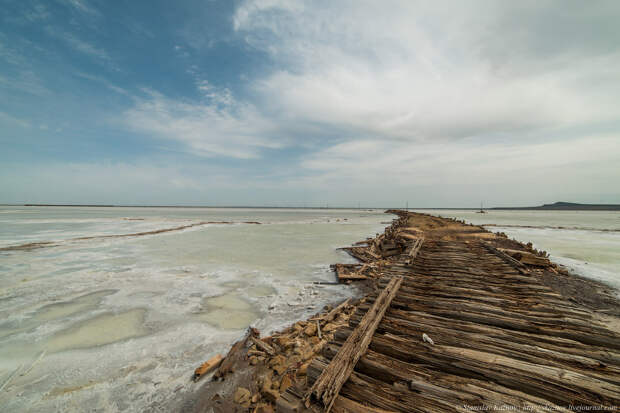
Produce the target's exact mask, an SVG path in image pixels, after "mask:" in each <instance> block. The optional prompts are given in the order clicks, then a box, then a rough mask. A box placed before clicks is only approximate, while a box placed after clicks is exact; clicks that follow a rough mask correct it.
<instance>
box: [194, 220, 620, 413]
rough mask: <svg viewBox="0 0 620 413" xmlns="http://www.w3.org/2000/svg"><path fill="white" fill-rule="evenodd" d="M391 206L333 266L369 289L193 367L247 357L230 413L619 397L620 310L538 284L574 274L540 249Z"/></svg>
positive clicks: (574, 405) (567, 405)
mask: <svg viewBox="0 0 620 413" xmlns="http://www.w3.org/2000/svg"><path fill="white" fill-rule="evenodd" d="M388 212H390V213H393V214H396V215H397V216H398V218H397V219H395V220H394V221H393V222H392V224H391V225H390V226H389V227H387V228H386V230H385V232H384V233H383V234H379V235H377V236H376V237H375V238H369V239H366V240H364V241H361V242H359V243H357V244H356V245H354V246H352V247H348V248H345V250H346V251H347V252H348V253H349V254H351V255H352V256H354V257H355V258H357V259H358V260H359V261H360V263H359V264H336V265H334V266H333V268H334V270H335V272H336V274H337V276H338V279H339V281H340V282H346V283H350V282H354V281H363V282H366V283H370V284H371V285H373V290H372V292H371V293H369V294H368V295H367V296H366V297H364V298H363V299H361V300H357V301H346V302H344V303H342V304H341V305H340V306H338V307H336V308H333V309H331V308H330V309H328V310H327V311H325V312H323V313H320V314H317V315H316V316H314V317H312V318H310V319H308V320H306V321H300V322H298V323H296V324H295V325H293V326H292V327H290V328H288V329H286V330H284V331H282V332H280V333H276V334H274V335H272V336H271V337H265V338H260V335H259V333H258V332H257V331H255V330H253V329H250V330H249V331H248V334H247V335H246V336H245V337H244V338H243V339H242V340H241V341H239V342H238V343H237V344H235V345H234V346H233V349H231V352H229V354H228V355H227V356H226V357H225V358H223V360H220V358H217V357H216V358H214V359H212V360H210V361H208V362H206V363H204V365H203V366H201V368H203V370H206V369H214V367H213V364H214V363H218V366H219V369H218V371H217V372H216V374H215V376H218V377H219V378H220V379H227V377H229V375H230V373H231V371H233V370H234V368H235V365H236V364H235V363H237V364H238V363H239V361H240V360H245V362H246V363H248V364H249V365H251V366H254V368H255V373H254V376H253V377H254V382H253V383H252V384H251V385H249V386H248V388H245V387H238V388H237V389H236V391H235V394H234V397H233V398H234V402H235V406H236V408H238V409H239V410H236V411H251V412H255V413H267V412H273V411H274V409H275V411H278V412H285V413H298V412H330V411H331V412H336V413H345V412H349V413H351V412H352V413H361V412H371V413H387V412H424V413H426V412H467V411H472V410H484V411H489V410H508V411H520V410H523V411H534V412H548V411H562V412H568V411H575V410H587V411H597V410H603V411H614V409H616V410H617V409H618V406H620V332H619V331H618V327H617V326H620V321H619V320H618V319H614V320H615V321H614V320H612V322H610V318H609V317H607V318H604V317H602V316H601V314H602V313H598V312H597V311H596V309H594V308H592V307H586V306H584V305H582V304H579V303H578V302H577V301H576V300H574V299H572V297H566V296H564V295H562V294H561V293H559V292H558V291H557V290H554V289H552V288H551V287H550V286H549V285H548V284H546V283H545V282H543V280H544V279H546V278H548V277H559V278H560V279H563V280H566V282H569V281H570V276H568V275H567V274H566V273H565V272H564V271H563V270H562V269H561V268H559V267H557V266H556V265H555V264H554V263H552V262H551V261H549V259H548V257H547V255H546V253H544V252H541V251H536V250H534V249H533V248H532V246H531V244H527V245H524V244H521V243H519V242H517V241H514V240H510V239H508V238H507V237H506V236H505V235H503V234H501V233H500V234H495V233H492V232H489V231H487V230H485V229H484V228H482V227H479V226H474V225H468V224H465V223H464V222H460V221H456V220H452V219H444V218H439V217H434V216H430V215H426V214H416V213H408V212H404V211H388ZM614 326H615V327H614ZM229 360H231V362H228V361H229ZM197 373H201V372H199V371H198V370H197ZM201 375H202V373H201ZM201 375H199V377H200V376H201ZM214 411H215V412H219V411H230V409H229V410H225V409H224V410H222V409H220V410H218V409H215V410H214Z"/></svg>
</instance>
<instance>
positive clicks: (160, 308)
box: [0, 207, 620, 412]
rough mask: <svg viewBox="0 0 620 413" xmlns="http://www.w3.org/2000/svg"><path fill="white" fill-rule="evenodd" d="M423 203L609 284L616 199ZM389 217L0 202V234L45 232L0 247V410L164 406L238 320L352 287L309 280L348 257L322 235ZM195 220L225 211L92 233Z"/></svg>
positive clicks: (286, 316) (368, 228)
mask: <svg viewBox="0 0 620 413" xmlns="http://www.w3.org/2000/svg"><path fill="white" fill-rule="evenodd" d="M423 212H431V213H434V214H439V215H443V216H450V217H458V218H460V219H465V220H467V221H469V222H472V223H475V224H486V225H490V226H488V227H487V228H488V229H490V230H492V231H503V232H505V233H506V234H508V236H510V237H514V238H517V239H519V240H521V241H524V242H528V241H532V242H533V243H534V245H535V246H536V247H537V248H541V249H545V250H547V251H549V252H550V253H551V254H552V258H553V259H554V260H556V261H559V262H560V263H563V264H565V265H567V266H569V267H571V268H573V269H576V270H577V271H578V272H580V273H582V274H584V275H586V276H589V277H593V278H597V279H601V280H604V281H606V282H608V283H610V284H612V285H615V286H620V278H619V276H618V274H619V273H620V271H619V269H620V214H619V213H608V212H542V211H526V212H515V211H490V212H489V213H488V214H476V213H475V212H473V211H445V210H438V211H423ZM392 218H393V217H392V216H389V215H385V214H383V213H382V211H378V210H377V211H359V210H351V211H347V210H285V209H282V210H267V209H254V210H252V209H203V208H61V207H47V208H34V207H28V208H26V207H24V208H17V207H0V248H2V247H7V246H14V245H22V244H26V243H37V242H52V243H53V244H52V246H49V244H46V246H42V247H41V248H36V249H30V250H13V251H0V386H2V385H3V384H4V383H5V382H6V380H7V379H9V378H10V381H9V382H8V384H7V385H6V386H5V387H4V389H3V390H2V391H0V411H10V412H13V411H31V412H49V411H83V410H89V411H135V412H141V411H148V410H160V411H174V410H175V407H176V403H177V402H178V401H179V400H180V399H182V398H183V397H184V396H187V395H188V393H190V392H192V391H194V390H195V389H196V388H197V385H195V384H193V383H191V382H190V381H189V378H190V376H191V373H192V371H193V369H194V368H195V367H197V366H198V365H199V364H200V363H201V362H203V361H205V360H206V359H208V358H210V357H211V356H213V355H214V354H216V353H223V352H226V351H227V350H228V347H229V346H230V344H231V343H232V342H233V341H234V340H235V339H237V338H238V337H239V336H240V335H241V334H242V333H243V331H244V329H245V328H247V326H249V325H252V326H255V327H257V328H259V329H260V330H261V331H262V332H263V333H264V334H265V333H269V332H270V331H273V330H276V329H278V328H281V327H283V326H285V325H288V324H290V323H291V322H292V321H295V320H298V319H300V318H303V317H307V316H308V315H310V314H313V313H315V312H317V311H318V310H320V309H321V308H322V307H323V306H324V305H325V304H327V303H333V302H336V301H339V300H342V299H344V298H346V297H348V296H350V295H352V294H353V293H354V290H353V288H354V287H349V286H340V285H316V284H313V282H314V281H333V280H334V275H333V273H331V271H330V270H329V264H331V263H335V262H353V261H352V259H351V258H350V257H349V256H348V255H346V254H344V253H342V252H340V251H338V250H337V248H338V247H342V246H348V245H350V244H351V243H352V242H356V241H358V240H361V239H364V238H366V237H367V236H372V235H374V234H375V233H376V232H380V231H382V229H383V228H384V227H385V226H386V223H385V222H386V221H390V220H391V219H392ZM204 221H233V222H236V224H232V225H229V224H207V225H200V226H194V227H189V228H186V229H183V230H178V231H171V232H161V233H156V234H146V235H136V236H130V237H120V238H119V237H105V236H108V235H122V234H136V233H144V232H151V231H158V230H161V229H168V228H176V227H180V226H186V225H192V224H196V223H200V222H204ZM245 221H258V222H261V223H262V225H255V224H249V223H242V222H245ZM382 222H383V223H382ZM560 227H561V228H560ZM83 237H87V238H88V239H76V238H83ZM91 237H92V238H91ZM14 372H16V373H15V374H13V373H14Z"/></svg>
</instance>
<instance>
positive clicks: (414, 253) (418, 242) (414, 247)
mask: <svg viewBox="0 0 620 413" xmlns="http://www.w3.org/2000/svg"><path fill="white" fill-rule="evenodd" d="M422 244H424V237H421V238H418V239H417V240H416V241H415V243H414V244H413V245H412V246H411V249H410V250H409V254H408V255H409V257H408V258H407V264H409V265H411V264H413V261H414V260H415V257H416V256H417V255H418V252H420V248H422Z"/></svg>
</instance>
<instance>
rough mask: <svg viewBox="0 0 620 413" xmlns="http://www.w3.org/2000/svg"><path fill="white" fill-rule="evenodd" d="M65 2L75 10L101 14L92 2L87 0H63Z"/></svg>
mask: <svg viewBox="0 0 620 413" xmlns="http://www.w3.org/2000/svg"><path fill="white" fill-rule="evenodd" d="M62 1H63V3H65V4H67V5H68V6H70V7H71V8H73V9H74V10H77V11H79V12H81V13H86V14H91V15H99V11H98V10H97V9H96V8H95V7H93V6H92V5H91V4H90V2H88V1H87V0H62Z"/></svg>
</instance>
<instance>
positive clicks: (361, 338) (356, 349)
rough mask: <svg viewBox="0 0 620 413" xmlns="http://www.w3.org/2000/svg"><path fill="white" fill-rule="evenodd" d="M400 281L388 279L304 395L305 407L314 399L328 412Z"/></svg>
mask: <svg viewBox="0 0 620 413" xmlns="http://www.w3.org/2000/svg"><path fill="white" fill-rule="evenodd" d="M402 281H403V279H402V277H394V278H392V279H391V280H390V282H389V283H388V285H387V286H386V287H385V289H384V290H383V291H382V292H381V294H379V296H378V297H377V300H376V301H375V303H374V304H373V306H372V307H371V308H370V309H369V310H368V312H367V313H366V315H365V316H364V318H363V319H362V321H361V322H360V324H359V325H358V327H357V328H356V329H355V330H354V331H353V334H351V336H349V338H348V339H347V341H346V342H345V343H344V344H343V346H342V348H341V351H340V352H339V353H338V354H337V355H336V357H334V359H333V360H332V361H331V363H330V364H329V366H328V367H327V368H326V369H324V370H323V373H321V376H320V377H319V378H318V379H317V380H316V381H315V382H314V384H313V386H312V388H311V389H310V391H309V392H308V394H307V396H306V403H307V405H309V403H310V398H311V397H314V398H316V399H317V400H320V401H321V402H322V403H323V405H324V406H325V412H326V413H328V412H329V411H330V409H331V408H332V405H333V404H334V401H335V399H336V397H337V396H338V393H339V392H340V389H341V388H342V385H343V384H344V383H345V382H346V381H347V379H348V378H349V376H350V374H351V372H352V371H353V369H354V368H355V364H356V363H357V361H358V360H359V358H360V357H361V356H362V355H363V354H364V353H365V352H366V349H367V348H368V345H369V344H370V341H371V340H372V336H373V334H374V332H375V330H376V329H377V326H378V325H379V323H380V322H381V319H382V318H383V315H384V314H385V312H386V310H387V309H388V307H389V306H390V303H391V302H392V299H393V298H394V296H395V295H396V292H397V291H398V288H399V287H400V285H401V283H402Z"/></svg>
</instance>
